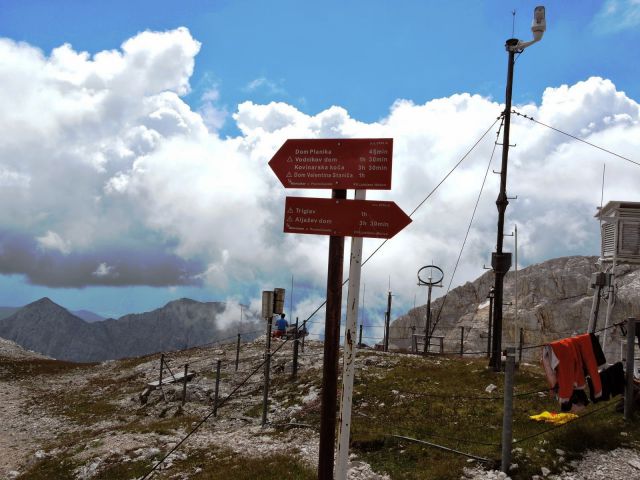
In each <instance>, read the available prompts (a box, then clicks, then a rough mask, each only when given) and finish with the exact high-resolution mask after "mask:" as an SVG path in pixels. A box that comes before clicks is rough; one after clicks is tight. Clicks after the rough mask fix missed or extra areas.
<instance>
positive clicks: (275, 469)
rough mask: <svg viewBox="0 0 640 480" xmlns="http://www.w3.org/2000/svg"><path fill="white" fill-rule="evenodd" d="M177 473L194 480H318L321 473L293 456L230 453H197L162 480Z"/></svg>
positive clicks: (164, 474) (221, 451) (175, 466)
mask: <svg viewBox="0 0 640 480" xmlns="http://www.w3.org/2000/svg"><path fill="white" fill-rule="evenodd" d="M176 470H179V471H181V472H184V473H186V474H187V475H188V478H189V479H191V480H228V479H229V478H233V480H256V479H260V480H283V479H296V480H314V479H316V478H317V472H316V470H315V469H314V468H310V467H308V466H307V465H305V464H303V463H302V462H301V461H300V460H299V459H298V458H296V457H295V456H292V455H282V454H274V455H269V456H266V457H252V456H248V455H239V454H234V453H233V452H231V451H230V450H215V451H213V450H196V451H191V452H188V456H187V458H185V459H184V460H176V461H174V467H172V468H171V469H169V470H168V471H166V472H160V475H158V478H172V476H173V475H175V472H176Z"/></svg>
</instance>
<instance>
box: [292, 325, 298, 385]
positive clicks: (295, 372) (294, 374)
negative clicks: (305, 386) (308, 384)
mask: <svg viewBox="0 0 640 480" xmlns="http://www.w3.org/2000/svg"><path fill="white" fill-rule="evenodd" d="M294 335H295V336H294V337H293V371H292V372H291V378H293V379H294V380H295V378H296V377H297V376H298V343H299V342H300V340H298V338H299V335H298V317H296V329H295V333H294Z"/></svg>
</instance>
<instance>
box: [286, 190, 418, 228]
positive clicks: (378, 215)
mask: <svg viewBox="0 0 640 480" xmlns="http://www.w3.org/2000/svg"><path fill="white" fill-rule="evenodd" d="M284 211H285V214H284V231H285V232H286V233H308V234H315V235H335V236H339V237H369V238H391V237H393V236H394V235H395V234H396V233H398V232H399V231H400V230H402V229H403V228H404V227H406V226H407V225H409V224H410V223H411V218H409V216H408V215H407V214H406V213H404V212H403V211H402V210H401V209H400V207H398V205H396V204H395V203H394V202H387V201H382V200H338V199H334V198H308V197H287V200H286V202H285V209H284Z"/></svg>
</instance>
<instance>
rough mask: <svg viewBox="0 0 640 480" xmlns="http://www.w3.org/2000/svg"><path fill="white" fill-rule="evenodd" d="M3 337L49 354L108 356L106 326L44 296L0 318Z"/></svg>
mask: <svg viewBox="0 0 640 480" xmlns="http://www.w3.org/2000/svg"><path fill="white" fill-rule="evenodd" d="M0 337H3V338H6V339H8V340H12V341H14V342H16V343H17V344H19V345H21V346H22V347H24V348H26V349H29V350H33V351H36V352H40V353H43V354H45V355H48V356H51V357H54V358H59V359H64V360H76V361H95V360H99V359H104V358H108V355H109V343H108V342H107V341H106V337H105V332H104V330H103V329H99V328H98V329H96V328H93V327H92V326H91V325H90V324H88V323H86V322H85V321H84V320H82V319H80V318H78V317H76V316H75V315H73V314H71V313H70V312H69V311H68V310H66V309H64V308H63V307H61V306H60V305H57V304H56V303H54V302H52V301H51V300H50V299H48V298H46V297H45V298H42V299H40V300H37V301H35V302H33V303H30V304H29V305H26V306H25V307H23V308H21V309H20V310H19V311H17V312H16V313H14V314H13V315H11V316H9V317H7V318H5V319H3V320H1V321H0Z"/></svg>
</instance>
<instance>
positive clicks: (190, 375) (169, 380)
mask: <svg viewBox="0 0 640 480" xmlns="http://www.w3.org/2000/svg"><path fill="white" fill-rule="evenodd" d="M195 374H196V372H189V373H187V381H189V380H191V379H192V378H193V377H194V376H195ZM183 379H184V372H178V373H176V374H175V375H174V376H173V377H172V376H171V375H167V376H166V377H163V378H162V385H168V384H170V383H178V382H181V381H183ZM147 386H149V387H151V388H158V386H159V383H158V380H156V381H154V382H149V383H147Z"/></svg>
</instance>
